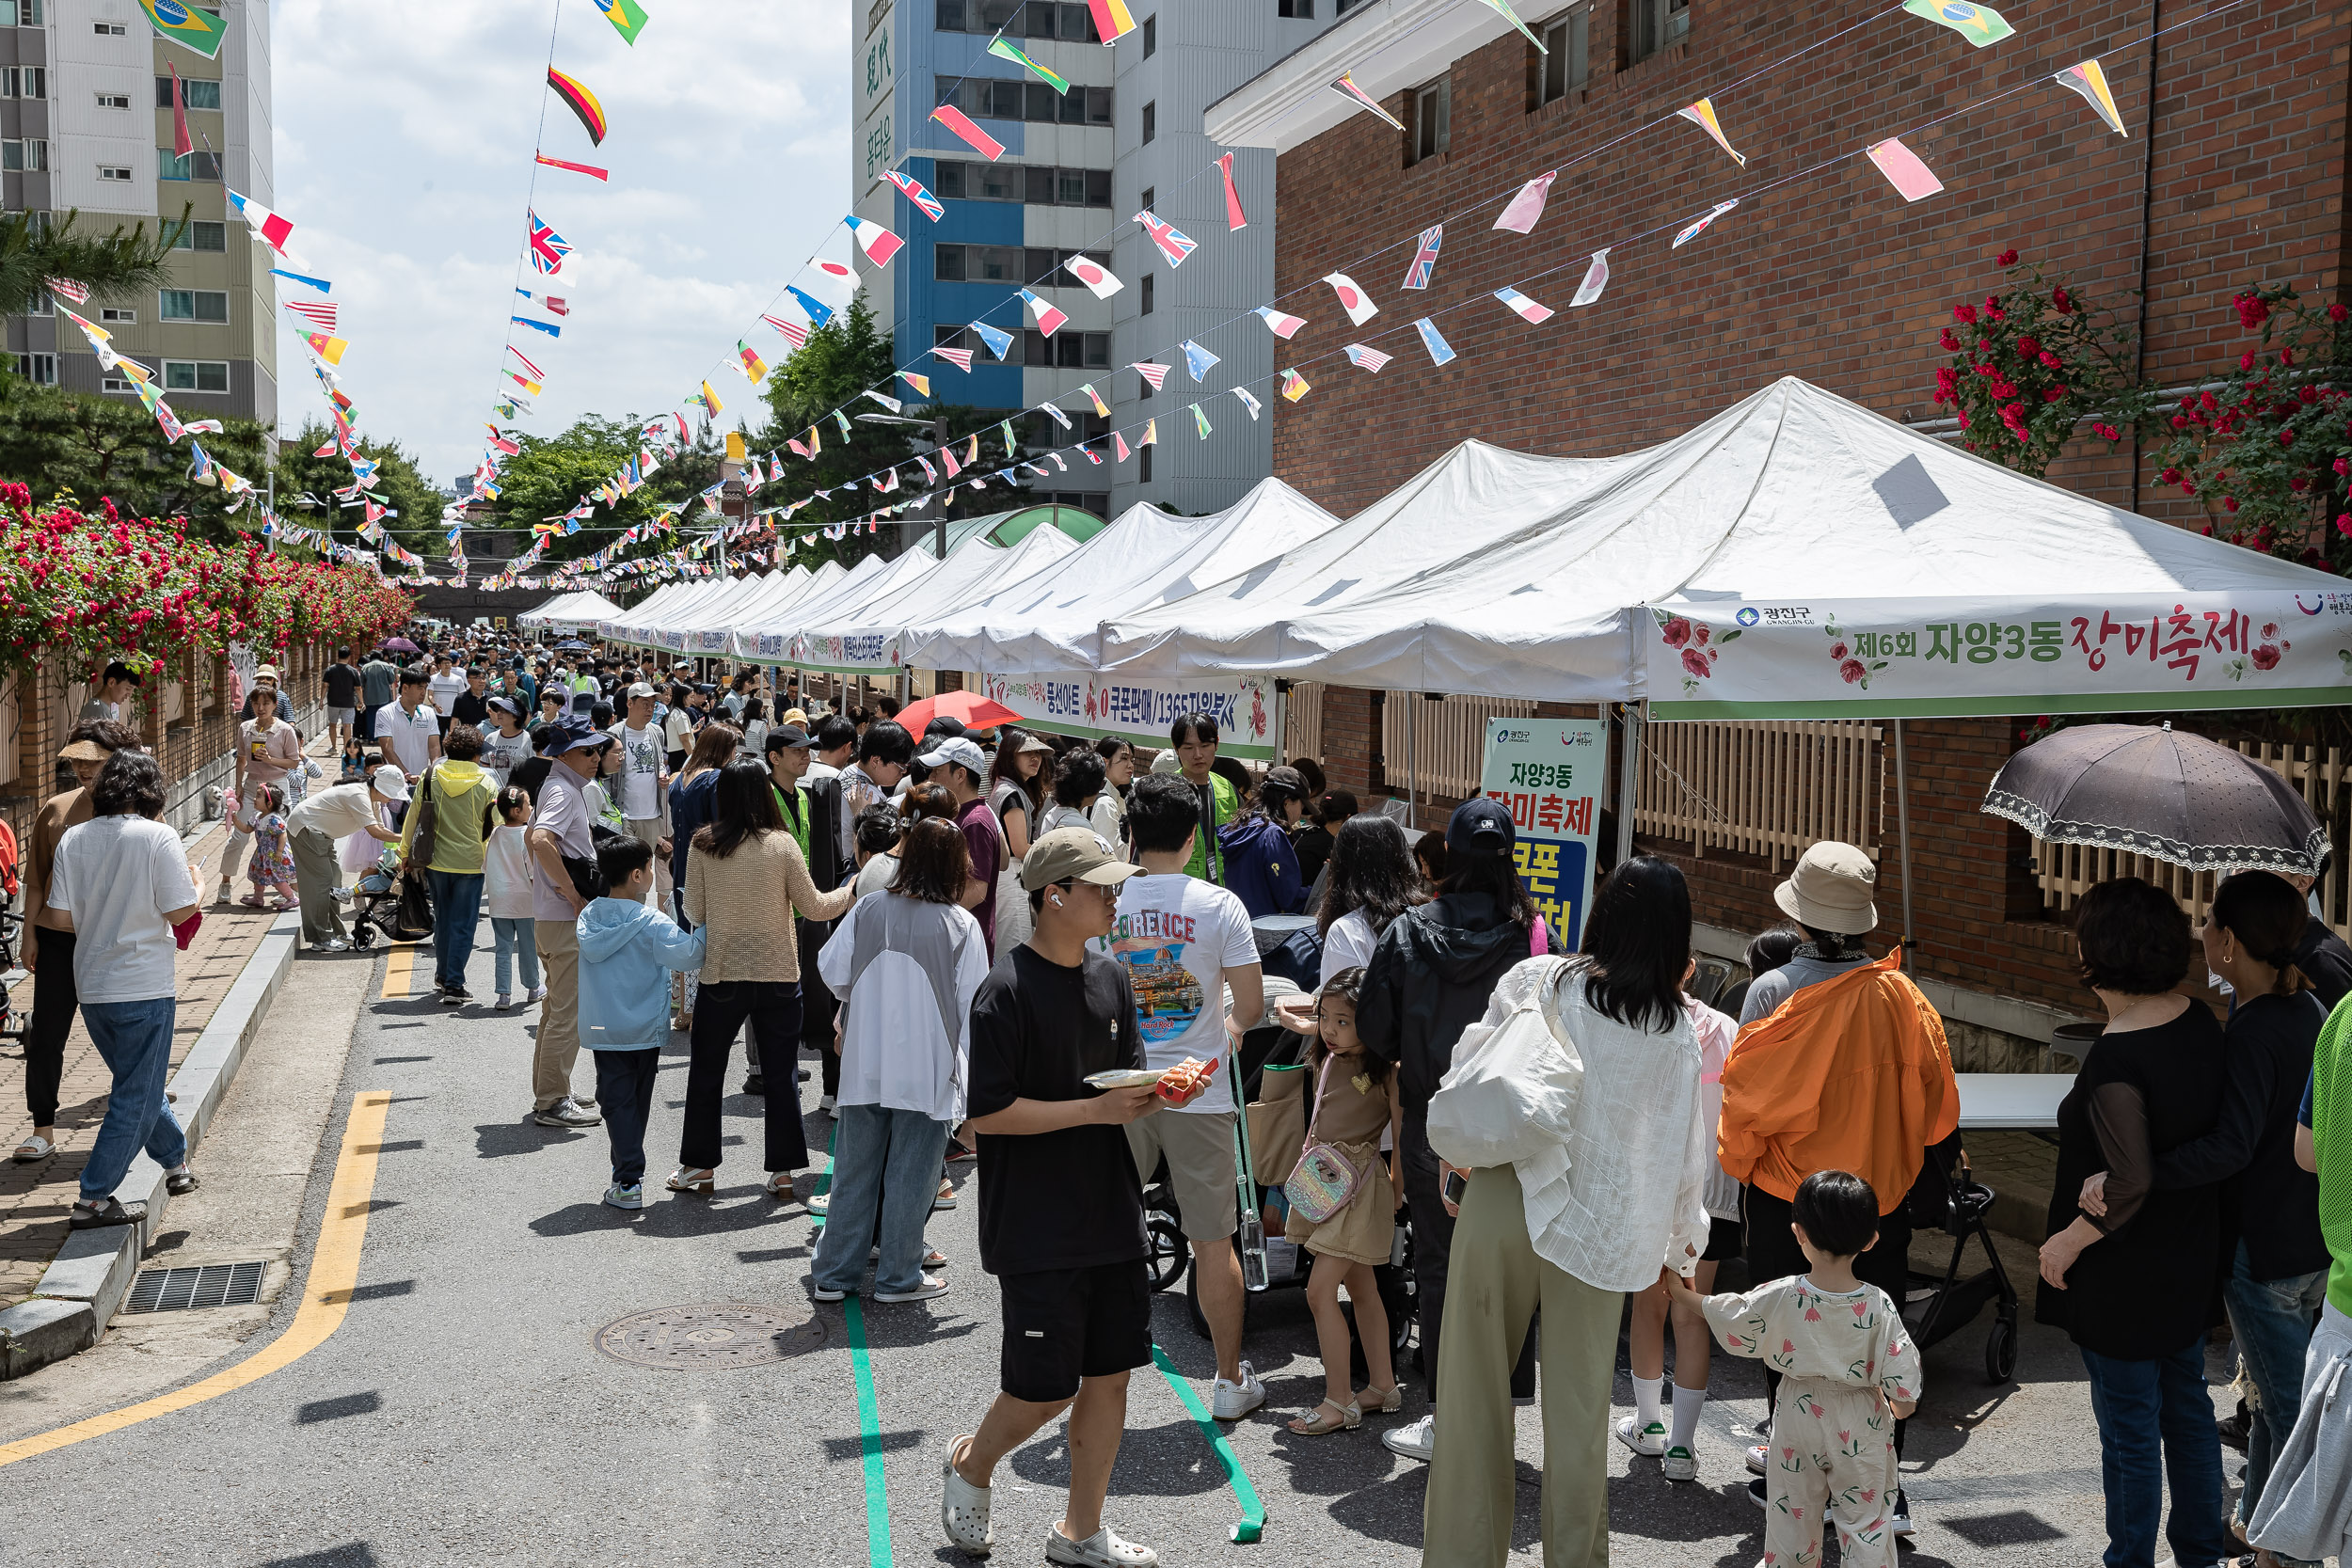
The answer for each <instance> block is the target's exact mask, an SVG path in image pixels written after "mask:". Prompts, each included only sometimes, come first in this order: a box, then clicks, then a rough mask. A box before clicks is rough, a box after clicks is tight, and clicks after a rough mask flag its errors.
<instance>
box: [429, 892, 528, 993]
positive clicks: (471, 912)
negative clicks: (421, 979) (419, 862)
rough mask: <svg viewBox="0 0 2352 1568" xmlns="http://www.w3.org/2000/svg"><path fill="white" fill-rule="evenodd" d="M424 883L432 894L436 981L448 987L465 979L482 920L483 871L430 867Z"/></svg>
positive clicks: (434, 980) (448, 988)
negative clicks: (467, 962) (475, 930)
mask: <svg viewBox="0 0 2352 1568" xmlns="http://www.w3.org/2000/svg"><path fill="white" fill-rule="evenodd" d="M424 886H425V891H426V892H428V893H430V894H432V895H433V983H434V984H435V985H437V986H439V987H440V988H441V989H442V990H450V989H451V988H452V987H455V986H462V985H464V984H465V983H466V960H467V959H468V958H472V957H473V933H474V928H475V927H478V926H480V925H481V924H482V873H481V872H479V871H427V872H426V873H425V874H424ZM532 961H534V962H536V961H537V956H536V955H535V954H534V955H533V960H532Z"/></svg>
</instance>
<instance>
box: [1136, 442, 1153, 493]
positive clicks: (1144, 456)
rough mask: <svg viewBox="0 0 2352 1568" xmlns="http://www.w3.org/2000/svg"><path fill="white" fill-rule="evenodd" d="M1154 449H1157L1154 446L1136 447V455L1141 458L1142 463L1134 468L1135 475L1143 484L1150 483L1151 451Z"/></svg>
mask: <svg viewBox="0 0 2352 1568" xmlns="http://www.w3.org/2000/svg"><path fill="white" fill-rule="evenodd" d="M1156 450H1158V449H1157V448H1156V447H1138V448H1136V456H1137V457H1138V458H1139V459H1141V461H1142V465H1143V466H1142V467H1140V468H1138V469H1137V470H1136V478H1137V479H1138V480H1139V481H1140V482H1141V483H1145V484H1149V483H1152V452H1153V451H1156Z"/></svg>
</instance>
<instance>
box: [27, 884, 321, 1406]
mask: <svg viewBox="0 0 2352 1568" xmlns="http://www.w3.org/2000/svg"><path fill="white" fill-rule="evenodd" d="M301 934H302V912H301V911H299V910H287V911H284V912H282V913H280V914H279V915H278V918H277V919H276V920H274V921H272V922H271V923H270V928H269V929H268V930H267V931H266V932H264V933H263V934H262V944H261V946H260V947H258V948H256V949H255V950H254V954H253V956H252V957H251V958H247V959H246V964H245V968H244V970H243V971H241V972H240V973H239V974H238V975H237V978H236V981H235V982H234V983H233V984H232V985H230V988H229V994H228V995H227V996H225V997H223V998H221V1002H220V1006H218V1007H217V1008H215V1010H214V1013H213V1017H212V1021H211V1022H208V1023H207V1024H205V1026H204V1032H203V1033H202V1034H200V1035H199V1036H197V1037H196V1043H195V1044H194V1045H192V1046H190V1047H189V1048H188V1054H187V1056H186V1059H184V1060H183V1062H182V1063H181V1064H180V1070H179V1071H177V1072H175V1073H173V1074H172V1075H171V1083H170V1085H169V1090H170V1093H171V1095H172V1098H173V1101H174V1105H173V1108H174V1109H175V1110H177V1111H178V1113H179V1115H180V1120H181V1123H182V1124H183V1126H185V1127H186V1129H187V1132H188V1150H189V1153H190V1154H191V1155H193V1154H194V1153H195V1151H196V1149H197V1148H198V1147H199V1145H200V1144H201V1143H202V1142H203V1140H204V1132H205V1130H206V1129H207V1128H209V1127H210V1126H211V1125H212V1121H213V1117H215V1115H216V1114H218V1112H219V1110H220V1102H221V1101H222V1100H223V1099H225V1098H226V1097H227V1096H228V1093H229V1085H230V1084H232V1083H234V1082H235V1081H236V1076H237V1069H238V1067H239V1066H240V1065H241V1064H243V1062H244V1060H245V1053H246V1048H247V1047H249V1046H250V1045H251V1044H252V1043H253V1037H254V1035H255V1033H256V1032H257V1031H258V1030H259V1029H260V1028H261V1024H262V1019H263V1018H264V1017H266V1016H267V1015H268V1013H269V1006H270V1003H271V1002H272V1001H274V1000H275V999H276V998H277V995H278V987H279V986H281V985H283V984H284V983H285V979H286V974H287V971H288V970H290V969H292V968H293V967H294V953H295V950H296V949H297V948H298V947H299V946H300V945H301ZM116 1194H117V1196H119V1197H120V1198H121V1199H122V1200H123V1201H124V1202H126V1203H128V1202H131V1201H133V1200H143V1201H144V1202H145V1203H146V1204H147V1218H146V1219H145V1220H144V1221H142V1222H141V1223H139V1224H137V1225H130V1226H117V1227H107V1228H105V1229H101V1230H76V1231H73V1232H72V1233H71V1234H69V1235H68V1236H67V1238H66V1242H65V1245H64V1246H63V1247H61V1248H59V1249H58V1252H57V1256H56V1259H55V1260H54V1261H52V1262H51V1263H50V1265H49V1272H48V1273H46V1274H44V1275H41V1277H40V1284H39V1285H38V1286H36V1287H35V1288H34V1291H33V1295H32V1297H31V1299H29V1300H26V1301H22V1302H19V1303H18V1304H17V1305H16V1306H14V1307H8V1308H7V1309H6V1310H0V1383H5V1382H8V1381H10V1380H12V1379H15V1378H20V1377H23V1376H24V1375H25V1374H26V1373H27V1372H30V1371H33V1370H35V1369H37V1368H40V1367H45V1366H47V1365H49V1364H50V1363H51V1362H53V1361H62V1360H64V1359H65V1358H66V1357H67V1356H69V1355H72V1354H76V1353H78V1352H81V1351H85V1350H87V1349H88V1348H89V1347H90V1346H92V1345H94V1344H96V1343H98V1341H99V1339H100V1338H103V1336H104V1334H105V1331H106V1325H107V1324H108V1323H111V1322H112V1321H113V1319H114V1315H115V1311H116V1309H117V1308H118V1307H120V1306H121V1305H122V1298H123V1296H124V1295H126V1294H127V1293H129V1291H130V1289H131V1281H132V1279H133V1277H134V1276H135V1275H136V1274H137V1273H138V1265H139V1259H141V1258H142V1257H144V1256H145V1255H146V1252H147V1245H148V1243H149V1242H150V1241H151V1239H152V1238H153V1237H154V1236H155V1234H156V1233H157V1231H158V1230H159V1228H160V1227H161V1226H162V1223H163V1218H164V1211H165V1209H166V1208H167V1206H168V1204H169V1203H170V1197H169V1195H167V1193H166V1192H165V1191H164V1171H163V1167H162V1166H161V1165H158V1164H155V1162H154V1161H152V1160H151V1159H149V1158H148V1157H147V1156H146V1155H145V1154H144V1153H141V1154H140V1155H138V1156H137V1157H136V1158H135V1159H134V1160H133V1161H132V1162H131V1168H130V1170H129V1172H128V1173H127V1174H126V1175H125V1176H124V1177H123V1179H122V1185H121V1186H120V1187H119V1188H117V1189H116Z"/></svg>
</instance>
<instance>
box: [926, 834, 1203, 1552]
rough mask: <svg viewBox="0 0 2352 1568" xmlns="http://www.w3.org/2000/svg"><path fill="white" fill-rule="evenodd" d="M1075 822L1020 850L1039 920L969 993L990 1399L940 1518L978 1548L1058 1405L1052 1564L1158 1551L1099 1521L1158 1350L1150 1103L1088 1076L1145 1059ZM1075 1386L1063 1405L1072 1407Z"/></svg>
mask: <svg viewBox="0 0 2352 1568" xmlns="http://www.w3.org/2000/svg"><path fill="white" fill-rule="evenodd" d="M1136 869H1137V868H1136V867H1135V866H1132V865H1123V864H1120V863H1118V862H1116V861H1114V860H1112V859H1111V857H1110V856H1109V855H1107V854H1105V853H1104V851H1103V847H1102V845H1101V842H1100V841H1099V840H1097V839H1096V838H1095V836H1094V834H1093V833H1091V832H1087V831H1086V830H1084V829H1078V828H1065V829H1061V830H1059V831H1057V832H1050V833H1046V834H1044V835H1043V836H1042V837H1041V838H1039V839H1038V841H1037V842H1036V844H1034V845H1033V846H1031V847H1030V849H1029V855H1028V859H1027V861H1026V862H1025V864H1024V866H1023V868H1022V873H1021V883H1022V886H1023V887H1025V888H1026V889H1027V890H1028V892H1029V904H1030V907H1031V909H1033V910H1034V911H1036V914H1037V930H1036V933H1035V935H1033V936H1032V937H1030V939H1029V941H1028V942H1027V943H1026V944H1025V945H1023V946H1020V947H1016V948H1014V949H1013V950H1012V951H1011V952H1009V953H1007V954H1006V955H1004V956H1003V957H1002V958H999V959H998V960H997V963H996V968H995V971H994V973H993V974H990V975H989V977H988V980H987V983H986V984H984V985H983V986H981V988H980V993H979V995H978V996H977V998H975V999H974V1001H973V1004H972V1062H971V1090H970V1094H969V1096H968V1100H967V1108H968V1109H969V1111H970V1115H971V1119H970V1121H969V1122H968V1123H967V1124H966V1125H967V1126H968V1127H969V1128H970V1129H971V1131H972V1132H975V1133H977V1135H978V1139H979V1152H980V1266H981V1267H982V1268H984V1269H986V1270H987V1271H988V1272H989V1273H990V1274H993V1275H995V1276H996V1284H997V1289H998V1291H999V1293H1000V1294H1001V1296H1002V1298H1003V1317H1004V1347H1003V1351H1002V1354H1001V1357H1000V1361H999V1371H998V1377H999V1386H1000V1387H1001V1389H1002V1392H1000V1393H999V1394H998V1395H997V1396H996V1402H994V1403H993V1404H992V1405H991V1406H990V1407H989V1411H988V1415H987V1417H986V1418H985V1419H983V1420H982V1421H981V1422H980V1428H979V1431H978V1432H977V1433H973V1434H971V1435H969V1436H960V1437H957V1438H956V1439H955V1440H954V1441H952V1442H951V1443H949V1444H948V1446H947V1463H946V1465H945V1466H944V1472H945V1473H944V1476H943V1483H944V1485H945V1487H946V1496H945V1497H943V1499H942V1500H941V1504H940V1522H941V1525H942V1526H943V1527H944V1528H945V1529H946V1534H947V1540H948V1544H951V1545H955V1546H960V1547H961V1548H963V1549H964V1550H965V1551H967V1552H970V1553H973V1554H975V1555H985V1554H986V1553H987V1551H988V1549H989V1547H990V1545H991V1544H993V1542H992V1537H991V1535H990V1532H989V1522H988V1518H989V1478H990V1477H991V1476H992V1475H993V1474H994V1472H995V1468H996V1464H997V1461H999V1460H1001V1459H1002V1458H1004V1457H1005V1455H1007V1454H1009V1453H1010V1452H1011V1451H1012V1450H1013V1449H1017V1448H1019V1447H1020V1446H1021V1445H1022V1444H1024V1443H1025V1442H1027V1441H1028V1440H1029V1439H1030V1438H1031V1437H1032V1436H1034V1435H1035V1434H1036V1433H1037V1432H1038V1431H1039V1430H1040V1429H1041V1428H1042V1427H1043V1426H1044V1425H1045V1423H1046V1422H1048V1421H1050V1420H1052V1419H1053V1418H1055V1417H1056V1416H1057V1415H1059V1414H1061V1412H1062V1410H1063V1409H1064V1408H1065V1407H1067V1408H1068V1409H1069V1410H1070V1450H1071V1471H1070V1500H1069V1503H1068V1505H1067V1507H1066V1509H1065V1512H1064V1513H1063V1515H1062V1519H1061V1522H1060V1523H1059V1524H1057V1525H1056V1526H1055V1527H1053V1528H1051V1529H1050V1530H1048V1531H1047V1533H1046V1540H1045V1555H1046V1558H1047V1560H1049V1561H1054V1562H1062V1563H1091V1562H1111V1561H1117V1562H1121V1563H1128V1562H1132V1563H1136V1564H1138V1565H1148V1564H1152V1563H1156V1562H1157V1561H1158V1560H1159V1559H1158V1558H1157V1557H1156V1556H1154V1555H1153V1554H1152V1553H1151V1552H1150V1551H1149V1550H1146V1549H1144V1548H1140V1547H1136V1546H1133V1545H1130V1544H1127V1543H1124V1542H1121V1541H1120V1539H1119V1538H1118V1537H1117V1536H1115V1535H1113V1534H1112V1533H1111V1532H1110V1529H1109V1528H1108V1527H1106V1526H1105V1525H1104V1523H1103V1517H1102V1515H1103V1499H1104V1494H1106V1493H1107V1492H1108V1491H1109V1489H1110V1479H1111V1463H1112V1461H1113V1460H1115V1459H1116V1458H1117V1457H1118V1455H1119V1443H1120V1437H1121V1435H1122V1434H1123V1433H1124V1432H1125V1429H1126V1424H1127V1375H1128V1373H1129V1372H1131V1371H1133V1370H1135V1369H1136V1368H1137V1367H1140V1366H1143V1365H1145V1364H1147V1363H1148V1362H1149V1361H1150V1360H1151V1359H1152V1288H1151V1281H1150V1278H1149V1276H1148V1275H1147V1274H1146V1272H1145V1269H1144V1259H1145V1258H1146V1257H1147V1256H1148V1255H1149V1243H1148V1242H1147V1241H1146V1240H1145V1236H1144V1229H1143V1184H1142V1182H1141V1181H1140V1180H1137V1178H1136V1167H1135V1160H1134V1157H1133V1156H1132V1155H1130V1154H1129V1153H1128V1150H1127V1136H1126V1132H1125V1127H1126V1124H1127V1123H1129V1122H1131V1121H1133V1120H1135V1119H1136V1117H1140V1116H1143V1115H1145V1114H1147V1113H1149V1112H1150V1111H1152V1109H1153V1108H1154V1107H1155V1106H1157V1105H1158V1103H1159V1101H1158V1098H1157V1096H1156V1094H1155V1093H1154V1091H1153V1089H1152V1087H1151V1086H1150V1085H1142V1086H1139V1087H1135V1088H1114V1089H1105V1090H1100V1091H1098V1090H1096V1089H1094V1088H1092V1087H1090V1086H1089V1085H1088V1084H1087V1082H1086V1080H1087V1077H1088V1076H1089V1074H1092V1073H1098V1072H1105V1071H1110V1070H1113V1069H1122V1068H1140V1067H1142V1066H1143V1040H1142V1037H1141V1036H1140V1035H1139V1034H1138V1033H1137V1031H1136V1003H1135V993H1134V992H1133V991H1132V990H1129V989H1128V985H1127V973H1126V970H1125V968H1124V966H1122V965H1120V964H1119V963H1118V962H1116V961H1115V960H1113V959H1111V958H1106V957H1104V955H1103V954H1102V953H1101V952H1099V951H1096V950H1095V949H1094V948H1093V947H1092V946H1091V945H1090V944H1091V943H1093V942H1098V941H1099V940H1100V939H1101V938H1103V937H1105V936H1107V935H1109V934H1110V929H1111V921H1112V916H1113V915H1114V914H1115V913H1116V912H1117V910H1118V903H1119V885H1120V883H1121V882H1123V881H1125V880H1126V879H1128V878H1130V877H1132V876H1134V875H1136ZM1073 1396H1074V1401H1073Z"/></svg>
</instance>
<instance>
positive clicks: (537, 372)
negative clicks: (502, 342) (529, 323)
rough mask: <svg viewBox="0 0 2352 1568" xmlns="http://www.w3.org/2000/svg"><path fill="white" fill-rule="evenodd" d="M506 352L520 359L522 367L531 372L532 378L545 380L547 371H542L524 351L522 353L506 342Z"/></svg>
mask: <svg viewBox="0 0 2352 1568" xmlns="http://www.w3.org/2000/svg"><path fill="white" fill-rule="evenodd" d="M506 352H507V353H509V354H511V355H513V356H515V357H516V358H517V359H519V360H521V361H522V365H523V369H525V370H527V371H529V372H531V373H532V377H533V379H535V380H540V381H544V380H546V379H547V375H548V372H545V371H543V370H541V369H540V368H539V367H538V366H536V365H534V364H532V362H531V358H530V356H528V355H526V354H524V353H523V351H522V350H521V349H518V348H516V346H515V345H514V344H512V343H509V344H507V345H506ZM508 373H509V374H512V373H513V372H508Z"/></svg>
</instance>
